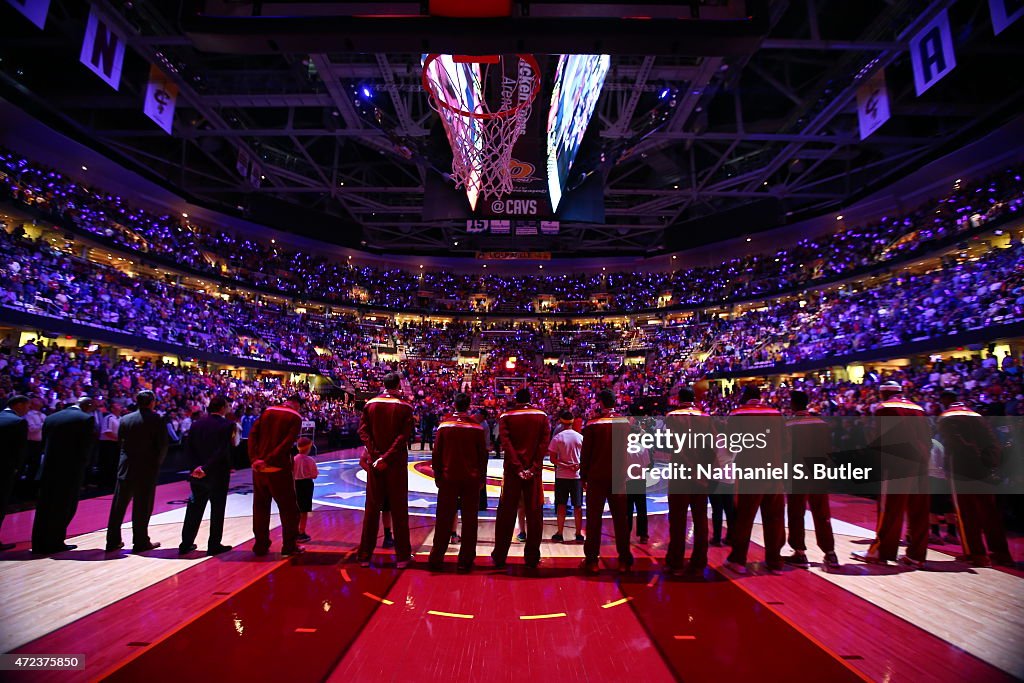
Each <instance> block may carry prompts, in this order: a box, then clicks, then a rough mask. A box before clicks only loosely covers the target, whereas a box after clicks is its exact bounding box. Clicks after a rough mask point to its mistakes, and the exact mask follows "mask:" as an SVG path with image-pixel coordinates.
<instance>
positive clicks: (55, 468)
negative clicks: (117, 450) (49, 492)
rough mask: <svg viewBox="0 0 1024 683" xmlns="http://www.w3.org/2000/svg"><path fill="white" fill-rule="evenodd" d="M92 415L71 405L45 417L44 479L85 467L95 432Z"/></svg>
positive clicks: (58, 476) (60, 476)
mask: <svg viewBox="0 0 1024 683" xmlns="http://www.w3.org/2000/svg"><path fill="white" fill-rule="evenodd" d="M95 424H96V423H95V422H94V421H93V419H92V415H90V414H89V413H87V412H85V411H84V410H82V409H80V408H79V407H78V406H71V407H70V408H65V409H64V410H60V411H57V412H56V413H53V414H52V415H49V416H47V418H46V419H45V420H44V421H43V472H42V481H43V482H44V484H45V482H46V481H47V480H48V479H51V478H53V477H57V478H62V477H64V476H71V475H72V474H74V473H75V472H76V471H79V470H81V471H84V469H85V466H86V463H87V462H88V461H89V453H90V452H91V450H92V446H93V442H94V441H95V440H96V433H95V430H94V429H93V427H94V426H95Z"/></svg>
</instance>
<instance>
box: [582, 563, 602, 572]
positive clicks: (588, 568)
mask: <svg viewBox="0 0 1024 683" xmlns="http://www.w3.org/2000/svg"><path fill="white" fill-rule="evenodd" d="M580 571H582V572H583V573H584V574H596V573H597V572H598V565H597V562H587V561H586V560H583V561H582V562H580Z"/></svg>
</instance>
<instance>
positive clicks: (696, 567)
mask: <svg viewBox="0 0 1024 683" xmlns="http://www.w3.org/2000/svg"><path fill="white" fill-rule="evenodd" d="M687 508H689V510H690V514H691V515H692V516H693V552H692V553H691V554H690V564H689V566H688V567H687V569H688V570H690V571H695V572H696V571H702V570H703V569H704V567H706V566H707V565H708V497H707V495H705V494H703V493H701V494H697V493H675V494H669V497H668V553H666V555H665V564H667V565H668V566H669V568H670V569H682V568H683V558H684V555H685V553H686V510H687Z"/></svg>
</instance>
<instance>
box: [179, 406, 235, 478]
mask: <svg viewBox="0 0 1024 683" xmlns="http://www.w3.org/2000/svg"><path fill="white" fill-rule="evenodd" d="M234 430H235V425H234V423H232V422H231V421H230V420H228V419H226V418H225V417H224V416H222V415H204V416H203V417H201V418H199V419H198V420H197V421H196V422H194V423H193V424H192V429H190V430H189V432H188V439H187V440H186V444H185V454H186V456H187V458H188V464H189V469H190V470H194V469H195V468H197V467H202V468H203V471H204V472H206V476H207V477H211V478H223V479H227V478H228V476H230V474H231V450H232V443H231V442H232V436H234Z"/></svg>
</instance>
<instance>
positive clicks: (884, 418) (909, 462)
mask: <svg viewBox="0 0 1024 683" xmlns="http://www.w3.org/2000/svg"><path fill="white" fill-rule="evenodd" d="M880 391H881V392H882V396H883V398H884V399H885V400H883V401H882V402H881V403H879V404H878V406H877V407H876V408H875V420H874V421H875V423H876V424H875V427H876V431H877V432H878V437H877V438H876V439H875V446H876V448H878V449H879V452H880V455H881V467H882V477H883V481H882V500H881V504H880V509H879V513H878V528H877V531H876V532H875V541H874V542H873V543H872V544H871V546H870V547H869V548H868V549H867V550H858V551H856V552H853V553H851V555H850V556H851V557H852V558H853V559H855V560H860V561H861V562H868V563H871V564H886V563H887V562H889V561H890V560H896V553H897V551H898V550H899V546H900V534H901V532H902V531H903V518H904V516H906V519H907V537H908V545H907V554H906V555H904V556H902V557H900V558H899V562H900V563H901V564H904V565H906V566H908V567H912V568H914V569H920V568H922V567H923V566H924V562H925V557H926V555H927V553H928V516H929V512H930V509H929V508H930V506H929V499H930V497H929V495H928V461H929V458H930V457H931V449H932V430H931V425H930V424H929V422H928V419H927V418H926V416H925V412H924V408H922V407H921V406H919V405H917V404H916V403H914V402H912V401H908V400H907V399H906V398H904V397H903V387H902V386H901V385H900V384H899V383H898V382H886V383H885V384H883V385H882V386H881V387H880Z"/></svg>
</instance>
